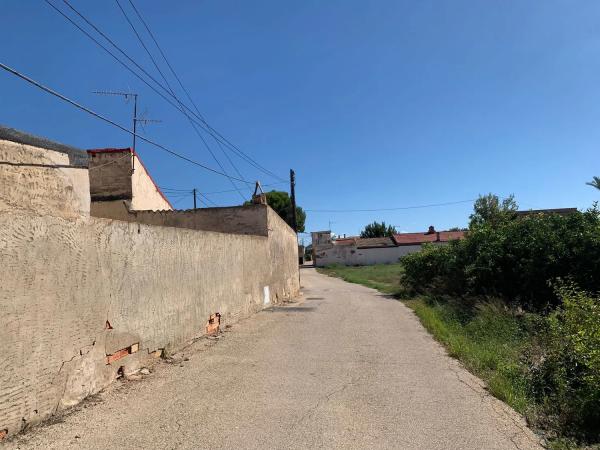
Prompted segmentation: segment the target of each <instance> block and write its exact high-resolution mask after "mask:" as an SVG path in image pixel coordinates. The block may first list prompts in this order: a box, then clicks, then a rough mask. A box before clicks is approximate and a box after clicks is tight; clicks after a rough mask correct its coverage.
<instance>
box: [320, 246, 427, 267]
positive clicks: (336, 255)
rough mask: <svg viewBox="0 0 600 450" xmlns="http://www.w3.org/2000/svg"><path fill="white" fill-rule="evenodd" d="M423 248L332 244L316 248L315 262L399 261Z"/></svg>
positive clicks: (323, 264) (367, 263)
mask: <svg viewBox="0 0 600 450" xmlns="http://www.w3.org/2000/svg"><path fill="white" fill-rule="evenodd" d="M434 245H438V244H434ZM421 248H422V246H421V245H420V244H418V245H400V246H398V247H382V248H357V247H356V246H354V245H333V244H330V245H329V246H319V247H318V248H317V249H315V259H316V262H315V264H316V266H317V267H325V266H330V265H332V264H341V265H345V266H368V265H371V264H390V263H397V262H398V261H399V260H400V258H402V257H403V256H405V255H408V254H409V253H414V252H418V251H421Z"/></svg>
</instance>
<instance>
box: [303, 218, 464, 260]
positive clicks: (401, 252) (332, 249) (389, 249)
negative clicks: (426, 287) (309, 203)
mask: <svg viewBox="0 0 600 450" xmlns="http://www.w3.org/2000/svg"><path fill="white" fill-rule="evenodd" d="M464 235H465V232H464V231H436V230H435V228H434V227H433V226H431V227H429V230H428V231H425V232H421V233H398V234H394V235H393V236H392V237H383V238H361V237H357V236H354V237H344V238H338V239H333V238H332V237H331V232H330V231H317V232H314V233H312V238H313V242H312V245H313V260H314V264H315V266H317V267H324V266H328V265H332V264H341V265H345V266H368V265H372V264H390V263H395V262H398V261H399V259H400V258H401V257H402V256H405V255H408V254H409V253H414V252H418V251H420V250H421V248H422V245H423V244H425V243H432V244H434V245H436V244H438V245H443V244H447V243H448V242H449V241H451V240H455V239H462V238H463V237H464Z"/></svg>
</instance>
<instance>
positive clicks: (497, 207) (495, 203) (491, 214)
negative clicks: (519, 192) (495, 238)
mask: <svg viewBox="0 0 600 450" xmlns="http://www.w3.org/2000/svg"><path fill="white" fill-rule="evenodd" d="M517 209H518V205H517V202H516V201H515V196H514V195H512V194H511V195H509V196H508V197H506V198H505V199H503V200H502V201H500V199H499V198H498V196H497V195H494V194H487V195H480V196H479V198H478V199H477V200H475V204H474V205H473V214H471V215H470V216H469V220H470V221H469V228H472V227H474V226H477V225H483V224H484V223H489V224H491V225H494V226H495V225H498V224H499V223H501V222H503V221H504V220H506V219H510V218H512V217H514V213H515V212H516V211H517Z"/></svg>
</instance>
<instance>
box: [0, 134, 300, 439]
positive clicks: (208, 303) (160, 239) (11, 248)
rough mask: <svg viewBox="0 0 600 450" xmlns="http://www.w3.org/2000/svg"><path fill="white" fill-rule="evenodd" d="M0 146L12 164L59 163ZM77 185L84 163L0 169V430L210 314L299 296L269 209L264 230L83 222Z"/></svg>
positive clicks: (113, 372) (12, 428)
mask: <svg viewBox="0 0 600 450" xmlns="http://www.w3.org/2000/svg"><path fill="white" fill-rule="evenodd" d="M0 144H1V145H0V148H1V149H2V150H3V151H4V153H3V156H4V157H5V156H6V155H5V154H6V153H7V152H6V151H5V150H6V148H8V147H10V151H9V152H8V153H10V155H11V158H12V159H13V160H14V161H29V160H33V161H36V162H44V163H46V162H53V161H55V160H56V158H58V160H60V155H54V154H53V153H49V152H48V151H46V150H41V149H36V148H22V147H19V145H20V144H14V145H13V144H12V143H8V144H7V143H5V142H2V143H0ZM15 146H16V147H15ZM15 149H16V150H15ZM61 161H62V160H61ZM15 168H17V169H18V170H17V173H15V172H14V169H15ZM86 189H88V185H87V170H85V169H56V168H53V169H47V168H38V167H35V168H34V167H20V166H5V165H0V199H1V202H2V203H1V204H2V209H0V267H2V289H1V290H0V348H2V358H1V359H0V430H3V429H7V430H8V432H9V435H10V434H13V433H15V432H18V431H19V430H21V429H22V428H23V427H24V426H26V425H28V424H31V423H35V422H38V421H40V420H42V419H44V418H46V417H48V416H49V415H51V414H52V413H54V412H56V411H57V410H60V409H62V408H64V407H67V406H69V405H73V404H75V403H77V402H78V401H80V400H81V399H83V398H84V397H85V396H87V395H90V394H92V393H95V392H98V391H99V390H100V389H102V388H103V387H105V386H106V385H107V384H108V383H110V382H111V381H113V380H114V379H115V377H116V376H117V371H118V370H119V368H120V367H121V366H122V367H123V368H124V370H125V372H129V371H133V370H135V369H136V368H138V367H140V366H141V365H142V364H144V361H145V360H146V359H147V358H150V357H151V355H152V354H153V352H155V351H157V350H159V349H165V348H167V349H173V348H177V347H179V346H181V345H182V344H184V343H186V342H188V341H189V340H191V339H192V338H193V337H195V336H198V335H201V334H203V332H204V327H205V325H206V322H207V319H208V317H209V315H210V314H211V313H214V312H217V311H218V312H220V313H222V314H223V321H224V322H225V323H227V322H230V321H234V320H237V319H238V318H241V317H244V316H248V315H249V314H251V313H253V312H255V311H258V310H259V309H261V308H263V307H264V306H265V304H266V303H265V301H266V300H267V301H270V302H276V301H281V300H283V299H286V298H290V297H292V296H295V295H297V294H298V291H299V283H298V265H297V254H296V253H297V251H296V249H297V241H296V237H295V235H294V233H293V232H292V230H291V229H290V228H289V226H288V225H287V224H286V223H285V222H284V221H283V220H281V219H280V218H279V217H278V216H277V214H275V213H274V212H273V211H272V210H271V209H266V212H267V214H266V217H267V229H268V233H267V235H265V236H258V235H239V234H225V233H217V232H211V231H197V230H192V229H185V228H183V229H182V228H175V227H164V226H155V225H147V224H140V223H136V222H125V221H118V220H110V219H102V218H96V217H91V216H89V214H87V212H86V207H85V206H84V205H82V202H84V200H83V199H84V197H86V195H83V192H84V191H85V190H86ZM87 199H88V200H87V205H88V206H87V207H88V208H89V195H87ZM123 349H125V352H124V354H125V356H124V357H123V358H122V359H119V360H118V361H114V362H112V363H111V364H107V355H113V354H115V353H116V352H118V351H119V350H123Z"/></svg>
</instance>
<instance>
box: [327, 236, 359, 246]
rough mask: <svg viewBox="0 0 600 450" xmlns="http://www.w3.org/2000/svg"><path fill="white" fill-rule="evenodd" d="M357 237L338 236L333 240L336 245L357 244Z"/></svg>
mask: <svg viewBox="0 0 600 450" xmlns="http://www.w3.org/2000/svg"><path fill="white" fill-rule="evenodd" d="M356 239H357V238H355V237H348V238H337V239H335V240H334V241H333V243H334V244H335V245H354V244H356Z"/></svg>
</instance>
